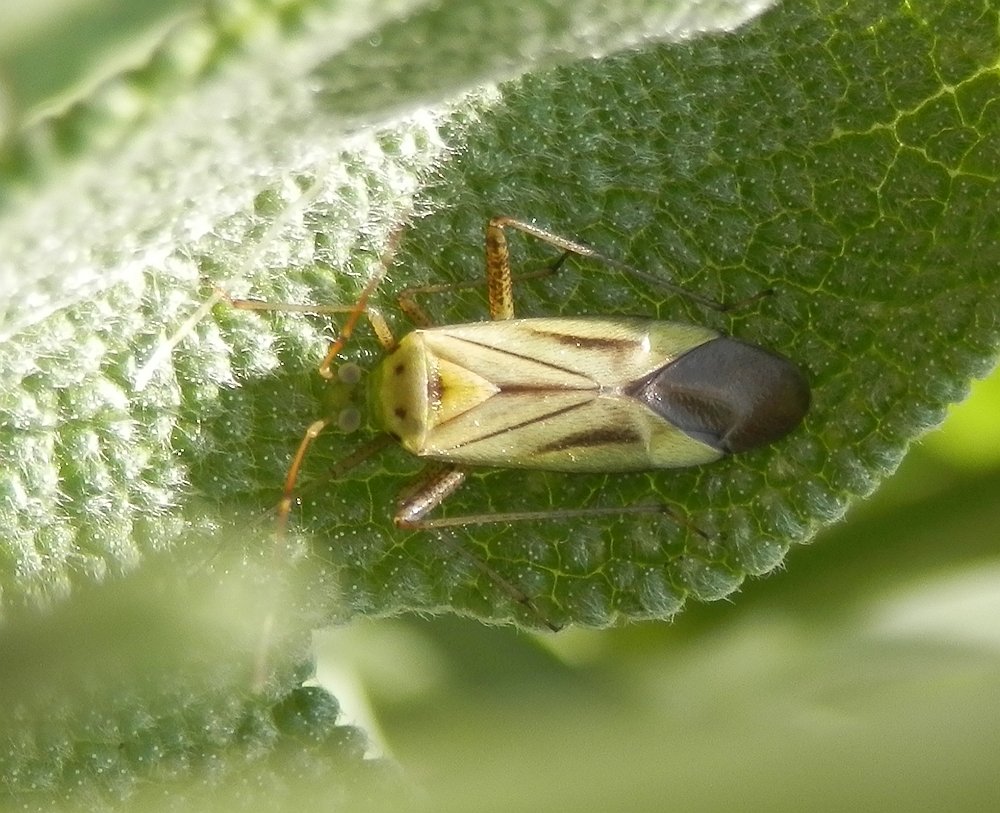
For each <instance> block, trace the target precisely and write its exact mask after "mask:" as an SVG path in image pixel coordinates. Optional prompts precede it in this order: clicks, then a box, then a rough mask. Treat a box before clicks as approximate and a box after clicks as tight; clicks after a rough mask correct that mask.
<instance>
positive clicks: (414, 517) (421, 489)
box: [392, 463, 562, 632]
mask: <svg viewBox="0 0 1000 813" xmlns="http://www.w3.org/2000/svg"><path fill="white" fill-rule="evenodd" d="M466 475H467V472H466V471H465V470H464V469H462V468H459V467H458V466H454V465H449V464H437V463H431V464H429V465H427V466H426V467H425V468H424V470H423V471H422V472H421V473H420V474H419V475H418V477H417V479H416V480H414V481H413V482H412V483H410V485H409V486H407V487H406V489H405V490H404V491H403V493H402V494H400V499H399V507H398V510H397V511H396V515H395V516H394V517H393V520H392V521H393V522H394V523H395V525H396V527H397V528H403V529H404V530H418V529H424V528H436V527H441V526H440V525H438V524H436V523H435V521H434V520H427V519H425V517H426V515H427V514H429V513H430V512H431V511H433V510H434V509H435V508H437V507H438V506H439V505H440V504H441V503H442V502H444V500H446V499H447V498H448V497H450V496H451V495H452V494H454V493H455V492H456V491H457V490H458V488H459V486H461V485H462V483H464V482H465V478H466ZM443 541H444V542H445V543H446V544H447V545H449V546H450V547H452V548H453V549H454V550H456V551H458V552H459V553H460V554H462V555H463V556H465V557H468V559H469V561H471V562H472V563H473V564H474V565H475V566H476V567H477V568H478V569H479V570H481V571H482V572H483V573H484V574H485V575H486V576H488V577H489V578H490V579H492V580H493V581H494V582H496V583H497V584H498V585H500V587H502V588H503V589H504V590H505V591H506V592H507V593H508V594H509V595H510V596H511V597H512V598H513V599H514V600H515V601H516V602H518V604H523V605H524V606H525V607H526V608H527V609H528V610H529V611H530V612H531V614H532V615H534V616H535V617H536V618H538V619H539V620H540V621H541V622H542V623H543V624H544V625H545V626H546V627H548V628H549V629H550V630H552V631H553V632H559V630H560V629H562V628H561V627H560V626H558V625H557V624H553V623H552V622H551V621H550V620H549V619H548V618H546V617H545V615H544V614H543V613H542V611H541V610H539V609H538V606H537V605H536V604H535V603H534V602H533V601H532V600H531V598H530V597H529V596H528V595H526V594H525V592H524V591H523V590H520V589H518V588H517V587H516V586H515V585H514V584H512V583H511V582H510V581H508V580H507V579H505V578H504V577H503V576H502V575H500V574H499V573H498V572H497V571H496V570H494V569H493V568H492V567H490V566H489V565H488V564H486V562H484V561H483V560H482V559H480V558H479V557H478V556H475V555H473V554H472V553H470V552H469V551H467V550H466V549H465V548H463V547H462V546H461V545H457V544H455V543H454V542H452V541H451V540H449V539H447V538H443Z"/></svg>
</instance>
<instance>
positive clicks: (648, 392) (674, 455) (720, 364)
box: [220, 217, 810, 630]
mask: <svg viewBox="0 0 1000 813" xmlns="http://www.w3.org/2000/svg"><path fill="white" fill-rule="evenodd" d="M507 228H512V229H515V230H517V231H521V232H523V233H525V234H528V235H531V236H533V237H536V238H538V239H540V240H542V241H544V242H547V243H549V244H551V245H553V246H555V247H556V248H559V249H560V250H561V251H562V252H563V254H562V256H561V257H560V258H559V260H558V261H557V262H556V263H554V264H553V265H552V266H551V267H550V268H549V269H547V270H544V271H542V272H536V273H533V274H525V275H521V276H520V277H518V279H525V278H531V277H537V276H541V275H543V274H545V273H551V272H552V271H555V270H556V269H557V268H558V266H559V265H560V264H561V263H562V262H563V261H564V260H565V259H566V257H567V256H569V255H571V254H577V255H580V256H584V257H590V258H594V259H597V260H600V261H602V262H604V263H606V264H608V265H609V266H611V267H613V268H617V269H618V270H620V271H623V272H625V273H628V274H631V275H633V276H635V277H638V278H639V279H643V280H646V281H648V282H651V283H654V284H656V285H659V286H662V287H666V288H667V289H669V290H672V291H674V292H676V293H679V294H681V295H683V296H686V297H688V298H690V299H692V300H694V301H695V302H698V303H700V304H702V305H705V306H707V307H711V308H715V309H718V310H729V309H731V307H732V306H728V307H727V306H724V305H721V304H720V303H717V302H714V301H712V300H708V299H705V298H703V297H700V296H698V295H696V294H692V293H691V292H688V291H685V290H684V289H681V288H678V287H676V286H673V285H671V284H669V283H665V282H663V281H662V280H658V279H656V278H654V277H652V276H651V275H648V274H645V273H644V272H642V271H639V270H637V269H635V268H632V267H631V266H628V265H626V264H624V263H620V262H617V261H615V260H612V259H610V258H608V257H605V256H603V255H601V254H598V253H597V252H596V251H594V250H593V249H591V248H590V247H588V246H586V245H584V244H582V243H578V242H575V241H573V240H568V239H566V238H563V237H559V236H558V235H555V234H553V233H551V232H548V231H545V230H543V229H539V228H537V227H535V226H533V225H531V224H529V223H524V222H522V221H518V220H514V219H512V218H508V217H497V218H493V219H492V220H490V221H489V223H488V224H487V227H486V280H485V281H486V285H487V291H488V300H489V309H490V317H491V318H490V321H484V322H474V323H466V324H458V325H450V326H433V325H432V324H431V320H430V319H429V318H428V317H427V315H426V313H425V312H424V310H423V309H422V308H421V307H420V306H419V304H418V303H417V302H416V299H415V297H416V295H418V294H423V293H438V292H443V291H453V290H456V289H460V288H468V287H473V286H475V285H480V284H482V283H481V282H468V283H458V284H453V285H431V286H424V287H421V288H410V289H407V290H404V291H403V292H402V293H401V294H400V295H399V305H400V308H401V310H403V311H404V312H405V313H406V314H407V315H408V316H409V317H410V318H411V319H412V320H413V321H414V322H415V323H416V324H417V326H418V327H417V329H415V330H413V331H412V332H410V333H408V334H407V335H405V336H404V337H403V338H402V339H400V340H398V341H397V340H396V339H395V337H394V336H393V335H392V332H391V331H390V329H389V326H388V324H387V323H386V321H385V319H384V318H383V317H382V316H381V314H380V313H379V311H378V310H377V309H375V308H374V307H371V306H370V305H369V300H370V298H371V296H372V294H373V293H374V291H375V290H376V288H377V287H378V285H379V283H380V282H381V280H382V278H383V277H384V275H385V273H386V271H387V269H388V266H389V264H390V261H391V255H392V253H393V251H394V248H395V246H394V245H391V246H390V248H389V250H388V251H387V253H386V256H385V257H383V259H382V262H381V265H380V271H379V272H378V273H377V274H375V275H374V276H373V278H372V279H371V280H370V281H369V282H368V284H367V285H366V286H365V288H364V289H363V291H362V293H361V296H360V297H359V298H358V301H357V302H356V303H355V304H354V305H353V306H350V307H345V306H339V305H332V306H309V305H278V304H274V303H267V302H257V301H252V300H230V301H231V302H232V304H233V305H234V306H235V307H238V308H247V309H253V310H292V311H299V312H312V313H347V314H348V316H347V319H346V321H345V323H344V326H343V327H342V328H341V331H340V335H339V336H338V338H337V339H336V340H335V341H334V342H333V343H332V344H331V346H330V348H329V351H328V352H327V355H326V357H325V358H324V360H323V362H322V364H321V365H320V368H319V371H320V373H321V375H323V376H324V377H325V378H333V376H334V373H333V370H332V367H333V363H334V361H335V359H336V358H337V356H338V354H339V353H340V351H341V349H342V348H343V346H344V344H345V342H347V341H348V340H349V339H350V337H351V335H352V334H353V332H354V329H355V327H356V326H357V323H358V321H359V320H360V319H361V317H362V316H366V317H367V319H368V321H369V322H370V323H371V325H372V328H373V329H374V332H375V335H376V336H377V337H378V339H379V342H380V343H381V344H382V346H383V348H384V349H385V351H386V355H385V357H384V358H383V360H382V361H381V363H380V364H379V366H378V368H377V369H376V370H375V371H374V374H373V375H372V376H371V378H370V381H369V386H368V390H369V392H368V395H369V397H368V401H369V405H370V408H371V412H372V419H373V422H374V423H375V424H376V425H377V426H378V427H379V429H380V432H379V434H378V435H376V437H375V438H374V439H372V440H371V441H369V442H368V443H367V444H364V445H362V446H361V447H360V448H358V449H357V450H355V452H353V453H352V454H351V455H349V456H348V457H346V458H344V459H343V460H341V461H340V463H338V464H337V465H335V466H334V468H333V470H332V471H330V472H329V478H331V479H336V478H338V477H340V476H342V475H343V474H344V473H346V472H347V471H349V470H350V469H352V468H354V467H355V466H357V465H358V464H360V463H362V462H363V461H364V460H366V459H368V458H369V457H371V456H372V455H374V454H375V453H377V452H379V451H380V450H382V449H384V448H386V447H387V446H389V445H391V444H392V443H394V442H395V443H398V444H399V445H401V446H402V447H403V448H404V449H406V450H407V451H409V452H411V453H412V454H414V455H416V456H418V457H421V458H425V459H426V460H428V461H429V462H428V464H427V465H426V466H425V468H424V470H423V471H422V472H421V474H420V475H419V476H418V477H417V479H416V480H415V481H414V482H413V483H411V484H410V485H409V486H408V487H406V488H405V489H404V490H403V491H402V493H401V495H400V497H399V500H398V505H397V510H396V512H395V515H394V516H393V522H394V523H395V525H396V526H397V527H399V528H402V529H407V530H417V529H433V528H444V527H453V526H464V525H478V524H485V523H496V522H518V521H525V520H558V519H567V518H571V517H580V516H590V517H594V516H600V515H609V514H611V515H614V514H629V513H635V514H639V513H665V514H668V515H670V516H671V517H673V518H674V520H675V521H677V522H679V523H680V524H682V525H685V526H686V527H688V528H689V529H691V530H692V531H694V532H695V533H697V534H699V535H701V536H705V534H704V532H702V531H701V530H700V529H699V528H697V527H695V526H694V525H692V524H691V523H689V522H688V521H687V520H686V519H684V518H682V517H679V516H677V515H676V514H674V512H672V511H671V510H670V509H669V508H667V507H666V506H665V505H662V504H649V503H642V504H636V505H622V506H613V507H597V508H567V509H549V510H537V511H513V512H493V513H482V514H471V515H464V516H453V517H437V518H435V517H429V516H428V515H429V514H430V513H431V512H432V511H433V510H434V509H435V508H437V507H438V506H439V505H441V503H442V502H444V501H445V500H446V499H447V498H448V497H449V496H450V495H451V494H453V493H454V492H455V491H456V490H457V489H458V488H459V487H460V486H461V485H462V483H463V481H464V480H465V479H466V477H467V475H468V472H469V470H470V469H471V468H475V467H494V468H533V469H542V470H549V471H562V472H628V471H642V470H650V469H657V468H678V467H684V466H696V465H701V464H704V463H711V462H713V461H715V460H718V459H720V458H721V457H723V456H725V455H729V454H737V453H740V452H745V451H749V450H751V449H756V448H758V447H761V446H764V445H767V444H769V443H773V442H774V441H776V440H779V439H780V438H782V437H784V436H785V435H787V434H788V433H789V432H791V431H792V430H793V429H795V427H797V426H798V425H799V423H800V422H801V421H802V418H803V417H804V416H805V414H806V412H807V411H808V409H809V402H810V391H809V384H808V382H807V380H806V377H805V375H804V374H803V373H802V371H801V370H800V369H799V368H798V367H797V366H796V365H795V364H794V363H793V362H792V361H790V360H789V359H787V358H785V357H784V356H781V355H779V354H777V353H774V352H772V351H770V350H766V349H764V348H762V347H759V346H757V345H753V344H749V343H747V342H743V341H740V340H738V339H734V338H732V337H729V336H725V335H723V334H720V333H719V332H717V331H715V330H712V329H710V328H707V327H702V326H698V325H692V324H681V323H674V322H663V321H658V320H655V319H650V318H642V317H555V318H533V319H515V318H514V297H513V281H514V278H513V277H512V275H511V269H510V260H509V254H508V250H507V239H506V236H505V232H504V230H505V229H507ZM393 242H394V241H393ZM765 293H770V292H765ZM220 295H222V294H221V292H220ZM223 296H224V295H223ZM760 296H763V294H761V295H758V296H756V297H752V298H751V300H747V301H752V300H756V299H758V298H760ZM226 298H227V299H228V297H226ZM737 304H742V303H737ZM346 366H347V365H345V367H346ZM345 367H342V368H341V372H343V371H344V370H345ZM344 414H346V413H344ZM344 414H342V415H340V416H337V417H328V418H323V419H321V420H318V421H316V422H314V423H313V424H312V425H311V426H310V427H309V428H308V430H307V431H306V433H305V435H304V436H303V438H302V441H301V442H300V444H299V447H298V450H297V451H296V453H295V456H294V457H293V459H292V463H291V465H290V466H289V469H288V473H287V476H286V478H285V485H284V490H283V493H282V499H281V502H280V503H279V505H278V527H279V535H280V534H283V533H284V529H285V526H286V524H287V521H288V516H289V513H290V511H291V508H292V505H293V501H294V498H295V491H296V480H297V478H298V472H299V469H300V467H301V465H302V461H303V459H304V457H305V455H306V451H307V450H308V448H309V445H310V444H311V443H312V441H313V440H314V439H315V438H316V437H317V436H318V435H319V434H320V433H321V432H322V431H323V429H325V428H326V427H327V426H328V425H329V424H330V423H333V422H334V421H336V422H338V423H340V424H341V425H342V426H345V425H351V424H354V423H356V419H355V418H347V419H345V418H344ZM462 552H463V553H464V554H465V555H467V556H469V558H470V560H471V561H473V562H474V563H475V565H476V566H477V567H478V568H479V569H481V570H482V571H483V572H484V573H486V574H487V575H488V576H489V577H490V578H491V579H493V580H494V581H495V582H496V583H498V584H499V585H501V586H502V587H503V588H504V589H505V590H506V591H507V592H508V593H509V594H510V595H511V596H512V597H513V598H515V599H516V600H517V601H518V602H519V603H521V604H524V605H525V606H526V607H527V608H528V609H529V610H530V611H531V612H532V614H534V615H535V616H537V617H538V618H539V619H540V620H541V621H542V622H543V623H544V624H545V625H546V626H548V627H549V628H550V629H552V630H558V629H559V627H558V626H557V625H555V624H553V623H552V622H551V621H550V620H549V619H548V618H547V617H546V616H545V615H544V614H543V613H542V612H541V611H540V610H539V609H538V607H537V606H536V605H535V603H534V601H533V600H532V599H531V598H530V597H529V596H527V595H526V594H525V593H524V592H523V591H521V590H520V589H519V588H517V587H516V586H515V585H513V584H512V583H511V582H509V581H508V580H507V579H505V578H504V577H503V576H502V575H501V574H500V573H498V572H497V571H495V570H494V569H493V568H491V567H490V566H489V565H487V564H486V563H485V562H483V561H482V560H480V559H479V558H478V557H475V556H473V555H472V554H471V553H468V552H467V551H464V550H463V551H462Z"/></svg>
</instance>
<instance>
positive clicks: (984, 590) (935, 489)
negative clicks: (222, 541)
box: [0, 0, 1000, 811]
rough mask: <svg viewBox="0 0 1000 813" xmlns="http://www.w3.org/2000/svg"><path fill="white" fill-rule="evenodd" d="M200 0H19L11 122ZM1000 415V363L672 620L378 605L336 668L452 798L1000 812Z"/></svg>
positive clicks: (336, 682) (324, 660)
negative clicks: (778, 563) (772, 559)
mask: <svg viewBox="0 0 1000 813" xmlns="http://www.w3.org/2000/svg"><path fill="white" fill-rule="evenodd" d="M189 5H191V4H188V3H184V2H181V0H175V1H174V2H163V0H160V1H159V2H139V1H138V0H119V1H118V2H108V1H107V0H104V1H103V2H91V1H85V0H79V2H66V0H39V1H38V2H35V3H33V4H26V3H23V2H16V1H15V0H2V1H0V88H2V90H0V93H2V94H3V95H4V97H5V98H4V100H3V103H2V104H0V133H3V132H5V131H9V128H10V127H11V126H12V124H11V123H12V121H14V120H15V119H16V118H17V117H20V116H29V117H30V116H31V115H33V114H35V113H36V112H37V111H39V110H45V109H49V108H51V107H53V106H57V105H58V104H59V102H60V100H61V99H64V98H68V97H71V96H72V95H73V94H74V93H78V92H81V91H86V89H87V88H88V87H90V86H92V85H93V83H94V82H95V81H96V80H97V79H98V78H99V77H100V76H101V75H104V74H105V73H109V72H113V71H114V70H117V69H118V68H120V67H121V66H122V65H126V64H128V63H129V62H130V61H131V60H136V59H141V55H142V54H143V53H144V50H145V49H146V48H148V47H149V45H150V44H151V43H153V42H155V41H156V39H157V37H158V36H159V34H160V32H162V31H163V30H164V29H165V28H166V27H168V26H169V25H170V24H171V22H172V21H173V20H175V19H177V18H178V16H179V15H182V14H183V13H184V10H185V8H186V7H187V6H189ZM81 32H83V35H81ZM998 415H1000V374H998V373H997V372H994V374H993V375H992V376H991V377H990V378H988V379H986V380H984V381H981V382H978V383H976V384H975V385H974V386H973V389H972V394H971V396H970V398H969V399H968V400H967V401H966V402H965V403H963V404H961V405H960V406H957V407H954V408H953V410H952V411H951V414H950V415H949V417H948V420H947V421H946V423H945V425H944V426H943V427H942V428H941V429H940V430H938V431H936V432H934V433H932V434H930V435H928V436H927V437H926V438H925V439H923V440H922V441H921V442H919V443H918V444H916V445H915V446H914V448H913V449H912V450H911V452H910V454H909V455H908V456H907V457H906V459H905V461H904V463H903V464H902V466H901V467H900V469H899V471H898V472H897V474H896V475H895V476H894V477H893V478H892V479H891V480H890V481H889V482H888V483H887V484H886V485H885V486H884V487H883V488H882V489H881V490H880V491H879V492H878V493H877V494H876V495H875V496H874V497H872V498H871V499H869V500H867V501H866V502H864V503H860V504H858V505H855V506H854V507H853V508H852V509H851V511H850V512H849V514H848V516H847V518H846V519H845V520H844V521H843V522H842V523H840V524H839V525H837V526H835V527H833V528H831V529H829V530H827V531H826V532H824V533H823V534H821V535H820V537H819V538H818V539H817V540H816V541H815V543H814V544H813V545H811V546H809V547H803V548H798V549H794V550H793V551H792V552H791V554H790V555H789V556H788V558H787V560H786V566H785V569H784V571H783V572H776V573H774V574H772V575H771V576H770V577H769V578H767V579H763V580H756V581H753V582H749V583H748V584H747V585H746V586H745V587H744V588H743V590H741V591H740V592H739V593H738V594H737V595H735V596H734V597H733V598H732V600H731V601H727V602H719V603H716V604H712V605H698V606H695V605H691V606H689V607H688V608H687V609H686V610H685V612H684V613H683V614H682V615H680V616H679V617H678V618H677V620H676V621H675V622H673V623H672V624H646V625H635V626H630V627H628V628H624V629H618V630H613V631H602V632H591V631H577V630H568V631H565V632H563V633H561V634H559V635H557V636H551V635H546V636H537V637H536V636H533V635H529V634H524V633H518V632H516V631H513V630H510V629H494V628H486V627H484V626H483V625H481V624H479V623H477V622H474V621H469V620H463V619H458V618H453V617H443V618H402V619H390V620H378V621H369V622H365V623H357V624H354V625H352V626H351V627H350V628H345V629H337V630H330V631H324V632H320V633H317V636H316V649H317V655H318V659H319V678H320V680H321V681H322V682H323V683H324V684H325V685H328V686H330V687H331V689H332V691H333V692H334V694H336V696H337V697H338V698H339V699H340V700H341V702H342V703H343V705H344V706H345V710H346V715H347V718H348V720H347V721H348V722H352V721H353V722H358V723H360V724H361V725H363V726H365V727H366V728H368V730H369V731H370V732H371V734H372V735H373V738H374V740H375V743H376V745H375V747H376V748H377V749H381V750H382V751H383V752H385V753H388V754H389V755H391V756H393V757H395V758H396V759H398V760H399V761H400V763H401V764H402V765H403V767H404V768H405V770H406V772H407V773H408V774H409V775H410V776H411V777H412V778H413V779H415V780H416V781H417V782H418V783H420V784H423V785H424V786H426V787H428V788H433V796H434V797H435V806H436V807H438V808H439V809H441V810H479V811H486V810H492V809H501V808H502V809H504V810H518V809H529V808H530V809H536V810H537V809H547V810H602V809H612V808H626V807H627V808H629V809H651V810H658V809H662V810H668V809H669V810H679V809H682V810H726V809H732V808H733V807H736V808H738V809H744V810H746V809H762V810H771V811H781V810H803V809H811V810H844V809H848V808H855V809H866V810H867V809H872V810H874V809H880V810H970V811H972V810H982V811H992V810H997V809H1000V770H998V765H1000V420H998V419H997V418H998Z"/></svg>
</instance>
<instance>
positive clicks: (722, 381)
mask: <svg viewBox="0 0 1000 813" xmlns="http://www.w3.org/2000/svg"><path fill="white" fill-rule="evenodd" d="M631 394H632V395H633V396H634V397H636V398H638V399H639V400H641V401H644V402H645V403H646V404H647V405H648V406H649V408H650V409H652V410H653V411H654V412H656V413H657V414H658V415H660V416H662V417H663V418H664V419H665V420H667V421H669V422H670V423H672V424H673V425H674V426H676V427H677V428H678V429H680V430H681V431H682V432H684V433H685V434H687V435H690V436H691V437H693V438H695V439H696V440H700V441H701V442H702V443H705V444H707V445H709V446H711V447H713V448H715V449H718V450H719V451H721V452H724V453H726V454H734V453H738V452H746V451H749V450H751V449H756V448H758V447H760V446H766V445H767V444H769V443H773V442H774V441H776V440H779V439H780V438H783V437H784V436H785V435H787V434H788V433H789V432H791V431H792V430H793V429H794V428H795V427H796V426H798V425H799V423H801V421H802V418H803V417H804V416H805V414H806V412H807V411H808V409H809V402H810V398H811V396H810V393H809V383H808V381H806V377H805V375H804V374H803V373H802V371H801V370H800V369H799V368H798V367H797V366H796V365H795V364H793V363H792V362H791V361H789V360H788V359H787V358H785V357H784V356H780V355H778V354H776V353H772V352H770V351H768V350H765V349H763V348H762V347H758V346H756V345H753V344H747V343H746V342H741V341H739V340H738V339H733V338H730V337H728V336H720V337H719V338H717V339H712V340H711V341H708V342H705V343H704V344H701V345H698V346H697V347H695V348H693V349H691V350H689V351H688V352H687V353H685V354H684V355H683V356H681V357H680V358H679V359H677V360H676V361H674V362H672V363H670V364H668V365H666V366H664V367H662V368H661V369H660V370H657V371H656V372H655V373H653V374H652V375H651V376H648V377H647V378H646V379H644V380H643V381H641V382H639V383H638V384H637V385H636V387H635V388H634V389H633V391H632V392H631Z"/></svg>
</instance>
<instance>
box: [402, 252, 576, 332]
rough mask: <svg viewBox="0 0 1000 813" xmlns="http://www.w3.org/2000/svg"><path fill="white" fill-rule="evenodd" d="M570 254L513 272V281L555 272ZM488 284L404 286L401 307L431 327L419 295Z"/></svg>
mask: <svg viewBox="0 0 1000 813" xmlns="http://www.w3.org/2000/svg"><path fill="white" fill-rule="evenodd" d="M567 256H568V254H567V253H566V252H564V253H563V254H562V255H561V256H560V257H559V259H558V260H556V261H555V262H554V263H550V264H549V265H547V266H545V267H544V268H539V269H538V270H537V271H527V272H525V273H523V274H511V277H510V278H511V281H512V282H522V281H525V280H532V279H542V278H543V277H548V276H551V275H552V274H555V273H556V272H557V271H558V270H559V267H560V266H561V265H562V264H563V263H564V262H565V261H566V257H567ZM485 284H487V282H486V280H483V279H473V280H468V281H467V282H447V283H443V284H441V285H415V286H413V287H412V288H404V289H403V290H402V291H400V292H399V294H398V295H397V296H398V300H399V309H400V310H401V311H402V312H403V313H405V314H406V316H407V317H408V318H409V320H410V321H411V322H413V324H415V325H416V326H417V327H431V326H432V325H433V324H434V320H433V319H431V318H430V316H428V315H427V311H425V310H424V309H423V307H421V305H420V303H419V302H417V299H416V298H417V296H418V295H421V296H422V295H423V294H446V293H451V292H452V291H464V290H466V289H468V288H479V287H480V286H482V285H485Z"/></svg>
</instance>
